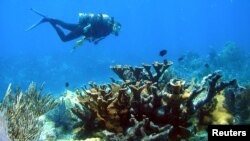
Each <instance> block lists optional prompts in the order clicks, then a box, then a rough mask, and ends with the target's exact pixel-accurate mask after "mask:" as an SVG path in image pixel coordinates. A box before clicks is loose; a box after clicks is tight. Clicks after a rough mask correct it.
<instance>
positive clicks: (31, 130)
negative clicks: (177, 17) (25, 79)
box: [0, 61, 249, 141]
mask: <svg viewBox="0 0 250 141" xmlns="http://www.w3.org/2000/svg"><path fill="white" fill-rule="evenodd" d="M172 64H173V63H172V62H170V61H164V62H163V63H159V62H154V63H153V64H152V65H149V64H143V65H142V67H131V66H128V65H126V66H121V65H116V66H112V67H111V70H112V71H113V72H114V73H115V74H116V75H117V76H118V77H119V78H120V79H121V81H118V80H115V79H114V78H111V82H110V83H106V84H101V85H100V84H96V83H95V82H90V83H89V85H86V86H84V87H82V88H81V89H78V90H76V91H75V92H69V91H67V92H66V95H65V96H64V97H63V98H62V99H61V100H55V99H54V98H53V97H51V96H50V95H42V94H41V93H42V87H41V88H40V89H38V90H37V88H36V85H35V84H34V83H31V84H30V86H29V88H28V90H27V91H26V92H22V91H21V90H20V89H18V90H16V91H15V92H14V94H13V93H12V92H11V87H10V86H9V88H8V90H7V92H6V96H5V98H4V100H3V101H2V104H1V107H0V108H1V109H0V110H1V112H2V113H4V114H5V116H6V117H5V119H6V120H7V123H8V135H9V137H10V138H11V139H13V140H23V141H26V140H27V141H28V140H38V139H39V138H40V139H41V138H42V137H41V136H45V137H43V139H44V138H45V139H46V140H56V139H57V138H63V137H62V134H68V135H69V136H68V137H65V138H71V139H87V138H95V139H100V140H101V139H102V140H114V141H116V140H117V141H118V140H119V141H120V140H124V141H127V140H131V141H134V140H169V141H179V140H181V139H189V140H204V139H206V136H204V135H203V134H204V132H206V127H207V125H209V124H239V123H240V122H241V123H242V122H244V121H246V120H248V118H247V117H244V116H243V115H244V112H245V113H246V112H248V113H249V111H244V110H242V109H243V108H242V109H239V108H240V106H243V107H244V105H242V103H240V102H239V100H241V99H244V98H243V97H247V96H248V97H249V89H248V88H246V90H248V91H246V90H243V89H244V88H241V87H239V86H238V84H237V81H236V80H235V79H233V80H231V81H227V82H224V81H222V80H221V77H222V75H221V72H220V71H215V72H213V73H211V74H209V75H207V76H205V77H203V79H202V80H201V82H194V81H187V80H183V79H180V78H176V77H175V76H174V74H169V73H171V72H170V71H168V68H169V67H170V66H171V65H172ZM235 91H240V92H241V93H242V95H239V96H236V94H235ZM246 93H248V95H247V94H246ZM70 94H71V98H67V97H68V96H69V95H70ZM244 100H245V102H247V100H249V98H248V99H244ZM59 101H61V102H59ZM59 103H61V104H59ZM232 103H233V104H232ZM58 105H59V106H58ZM237 108H238V109H237ZM52 109H54V110H52ZM58 109H60V110H58ZM244 109H245V110H246V109H247V108H244ZM248 109H249V108H248ZM49 111H50V112H49ZM55 111H57V112H55ZM237 111H238V113H237ZM242 112H243V113H242ZM45 113H50V114H45ZM55 113H57V114H55ZM66 113H67V114H66ZM236 114H237V115H239V116H240V117H241V118H242V119H241V121H238V123H236V122H235V118H234V116H235V115H236ZM41 115H46V116H47V117H50V118H49V119H50V120H51V121H53V122H54V123H55V124H56V123H58V124H56V125H57V126H64V127H66V126H67V128H64V130H60V131H59V130H56V131H55V132H56V133H55V135H48V134H47V135H46V134H45V133H42V129H44V128H42V127H43V126H44V124H45V121H44V122H39V121H40V120H39V117H40V116H41ZM244 118H245V119H244ZM47 120H48V119H47ZM66 124H67V125H66ZM69 125H72V126H69ZM214 133H215V134H217V132H216V131H215V132H214ZM218 134H219V133H218Z"/></svg>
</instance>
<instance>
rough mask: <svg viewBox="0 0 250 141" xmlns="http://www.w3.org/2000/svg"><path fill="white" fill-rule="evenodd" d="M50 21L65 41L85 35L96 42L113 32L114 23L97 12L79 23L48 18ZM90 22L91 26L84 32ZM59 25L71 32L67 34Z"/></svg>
mask: <svg viewBox="0 0 250 141" xmlns="http://www.w3.org/2000/svg"><path fill="white" fill-rule="evenodd" d="M48 21H49V22H50V23H51V25H52V26H53V28H54V29H55V30H56V32H57V34H58V35H59V37H60V39H61V40H62V41H63V42H67V41H70V40H73V39H76V38H78V37H81V36H85V38H86V39H87V40H89V41H90V42H91V41H93V42H95V43H97V42H98V41H100V40H101V39H103V38H104V37H105V36H107V35H109V34H110V33H112V30H113V23H114V22H113V19H112V20H111V21H110V20H109V21H107V20H104V19H103V17H102V16H101V14H95V15H94V16H93V17H92V18H88V19H87V20H86V21H84V22H81V23H79V24H69V23H65V22H63V21H60V20H56V19H48ZM88 24H90V25H91V27H90V28H89V29H88V30H87V31H85V32H84V27H86V26H87V25H88ZM59 26H61V27H62V28H64V29H67V30H69V31H70V32H69V33H68V34H65V33H64V32H63V30H62V29H61V28H60V27H59Z"/></svg>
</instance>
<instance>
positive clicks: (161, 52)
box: [159, 49, 167, 57]
mask: <svg viewBox="0 0 250 141" xmlns="http://www.w3.org/2000/svg"><path fill="white" fill-rule="evenodd" d="M166 54H167V50H165V49H163V50H161V51H160V53H159V55H160V56H161V57H163V56H164V55H166Z"/></svg>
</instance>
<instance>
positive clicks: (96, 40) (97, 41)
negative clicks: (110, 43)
mask: <svg viewBox="0 0 250 141" xmlns="http://www.w3.org/2000/svg"><path fill="white" fill-rule="evenodd" d="M104 38H105V37H101V38H97V39H95V40H93V42H94V44H98V43H99V42H100V41H101V40H103V39H104Z"/></svg>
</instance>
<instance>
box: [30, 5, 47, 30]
mask: <svg viewBox="0 0 250 141" xmlns="http://www.w3.org/2000/svg"><path fill="white" fill-rule="evenodd" d="M30 10H31V11H33V12H34V13H36V14H38V15H39V16H41V17H43V18H42V19H40V20H39V21H38V22H37V23H35V24H33V25H31V26H30V27H29V28H27V29H26V30H25V31H29V30H32V29H34V28H35V27H37V26H38V25H40V24H41V23H43V22H44V19H45V18H48V17H47V16H45V15H44V14H42V13H41V12H38V11H36V10H35V9H33V8H31V9H30Z"/></svg>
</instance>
